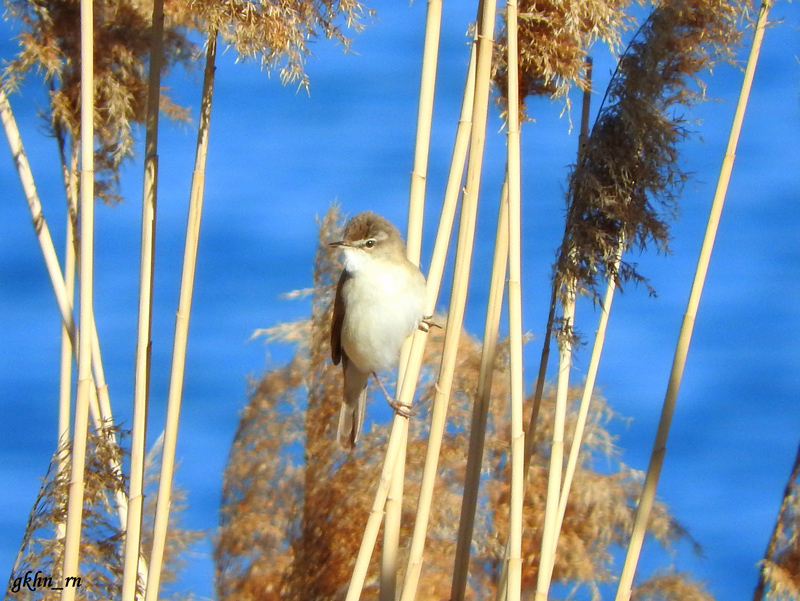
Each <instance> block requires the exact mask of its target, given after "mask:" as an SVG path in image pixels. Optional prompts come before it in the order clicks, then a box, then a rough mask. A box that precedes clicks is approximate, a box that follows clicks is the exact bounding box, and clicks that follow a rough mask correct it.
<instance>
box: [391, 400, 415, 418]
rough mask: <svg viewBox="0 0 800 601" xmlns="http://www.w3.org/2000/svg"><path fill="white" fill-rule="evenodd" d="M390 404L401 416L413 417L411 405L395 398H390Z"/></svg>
mask: <svg viewBox="0 0 800 601" xmlns="http://www.w3.org/2000/svg"><path fill="white" fill-rule="evenodd" d="M389 406H390V407H391V408H392V409H394V412H395V413H396V414H397V415H399V416H400V417H404V418H406V419H408V418H409V417H411V405H407V404H406V403H401V402H400V401H398V400H395V399H390V400H389Z"/></svg>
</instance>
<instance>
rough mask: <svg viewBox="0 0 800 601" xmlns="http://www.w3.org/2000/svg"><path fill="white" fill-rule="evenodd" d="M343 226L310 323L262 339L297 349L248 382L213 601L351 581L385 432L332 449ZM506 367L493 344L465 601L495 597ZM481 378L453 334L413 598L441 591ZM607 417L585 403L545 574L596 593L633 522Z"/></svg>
mask: <svg viewBox="0 0 800 601" xmlns="http://www.w3.org/2000/svg"><path fill="white" fill-rule="evenodd" d="M341 225H342V224H341V223H340V218H339V215H338V213H337V211H336V210H335V209H334V210H332V211H331V212H329V213H328V215H326V217H325V218H324V219H323V221H322V223H321V229H320V238H319V239H320V248H319V250H318V252H317V260H316V264H315V270H314V283H315V288H314V292H313V297H312V299H313V300H312V319H310V320H309V321H308V322H305V323H296V324H290V325H287V326H283V327H281V328H276V329H272V330H271V332H272V334H273V335H274V336H276V337H280V338H281V339H284V340H291V341H292V342H293V343H295V344H296V346H297V352H296V354H295V357H294V359H293V360H292V361H291V362H290V363H289V364H288V365H286V366H284V367H280V368H277V369H274V370H272V371H269V372H267V373H266V374H265V375H264V376H263V377H262V379H261V380H260V381H259V382H258V383H256V384H255V386H254V390H253V393H252V395H251V397H250V401H249V403H248V405H247V407H246V408H245V410H244V413H243V415H242V418H241V421H240V424H239V428H238V431H237V433H236V436H235V439H234V442H233V446H232V447H231V454H230V457H229V461H228V466H227V468H226V471H225V478H224V489H223V502H222V508H221V514H220V530H219V534H218V538H217V541H216V545H215V561H216V587H217V594H218V598H219V599H220V601H233V600H236V601H256V600H258V601H263V600H277V599H281V600H300V599H318V600H319V599H341V598H343V595H344V592H345V591H346V588H347V585H348V583H349V580H350V575H351V571H352V567H353V562H354V560H355V556H356V554H357V551H358V547H359V544H360V541H361V536H362V532H363V528H364V526H365V524H366V521H367V518H368V515H369V511H370V508H371V506H372V501H373V495H374V490H375V486H376V484H377V478H378V476H379V474H380V470H381V467H382V461H383V452H384V449H385V445H386V438H387V436H388V425H385V424H384V425H376V424H373V425H372V427H371V428H370V429H369V431H368V432H367V433H366V434H365V436H364V439H363V440H362V441H361V442H360V443H359V446H358V447H357V448H356V449H355V450H354V451H352V452H350V453H344V452H343V451H341V450H340V449H339V447H338V445H337V443H336V439H335V432H336V420H337V414H338V411H339V405H340V402H341V401H340V399H341V373H340V372H341V370H340V369H339V368H337V367H334V366H333V365H332V363H331V361H330V358H329V348H328V342H327V333H328V328H329V325H330V314H331V301H332V297H333V292H334V286H335V281H336V278H337V276H338V274H339V270H340V266H339V264H338V258H337V257H336V256H335V255H334V254H332V253H331V252H330V251H329V249H328V248H327V245H326V242H328V241H331V240H334V239H338V238H337V236H339V235H340V233H341ZM442 337H443V334H442V332H441V331H439V330H437V329H434V330H432V331H431V335H430V337H429V341H428V348H427V350H426V354H425V357H424V367H423V373H422V377H421V381H420V386H419V400H418V402H417V403H416V406H415V409H414V415H413V417H412V418H411V422H410V433H409V442H408V459H407V468H406V487H405V504H404V508H403V526H402V530H401V540H402V541H409V540H410V536H411V528H412V524H413V520H414V512H415V510H416V507H415V505H416V501H417V498H418V495H419V482H420V478H421V474H422V467H423V464H424V460H425V453H426V450H427V444H426V437H427V424H428V417H429V411H430V403H431V399H432V398H433V396H434V377H435V374H436V373H437V369H438V362H439V360H440V356H441V352H442V343H443V339H442ZM507 361H508V359H507V352H506V347H505V345H503V344H501V345H500V348H499V353H498V359H497V364H496V369H497V371H498V375H497V377H495V378H494V384H493V391H492V411H491V413H490V416H489V425H488V429H489V432H488V436H487V449H486V453H485V462H484V468H483V470H484V474H485V477H484V480H483V483H482V491H481V496H480V500H479V507H478V516H477V518H476V521H477V523H476V528H475V536H474V540H473V554H472V564H471V570H470V571H471V576H470V581H469V596H468V598H472V599H481V598H489V595H490V594H492V593H493V592H494V590H495V587H496V585H497V579H498V576H499V566H500V562H501V560H502V554H503V547H504V545H505V540H506V535H507V529H508V520H507V515H508V497H509V455H508V449H509V440H508V437H509V432H510V424H509V417H508V406H507V399H508V395H509V390H508V386H509V383H508V377H507V373H506V366H507ZM479 369H480V346H479V344H478V343H477V342H476V341H475V340H474V339H473V338H472V337H470V336H469V335H467V334H466V333H465V334H464V335H463V336H462V338H461V342H460V346H459V353H458V360H457V366H456V370H455V380H454V382H453V396H452V400H451V403H450V409H449V421H448V425H447V428H446V433H445V437H444V441H443V444H442V451H441V457H440V460H439V475H438V479H437V482H436V489H435V496H434V499H435V501H434V506H433V508H432V510H431V511H432V512H431V519H430V526H429V530H428V540H427V544H426V551H425V566H424V569H423V572H422V577H421V580H420V585H419V595H418V596H419V597H420V598H424V599H445V598H447V595H448V594H449V591H450V579H451V575H452V561H453V557H454V555H455V543H456V540H455V539H456V535H457V530H458V518H459V514H460V505H461V496H462V488H463V481H464V471H465V467H466V465H465V457H466V454H467V447H468V438H469V421H470V417H471V410H470V407H471V404H472V402H473V399H474V395H475V391H476V389H477V379H478V372H479ZM579 394H580V391H578V390H573V391H571V395H570V399H571V405H572V411H571V412H570V419H569V424H568V432H567V434H568V438H569V437H570V436H571V432H572V431H573V429H574V422H575V419H576V414H577V407H576V406H575V405H576V403H577V402H578V398H579ZM381 399H382V397H381V396H376V397H375V399H374V401H373V403H381V402H382V400H381ZM528 401H529V403H530V399H529V400H528ZM611 417H612V415H611V411H610V410H609V409H608V407H607V406H606V405H605V403H604V401H603V400H602V398H599V397H598V398H597V399H595V403H594V404H593V409H592V412H591V415H590V419H589V424H588V431H587V434H586V442H585V445H584V457H583V461H582V464H581V469H580V473H579V474H578V476H577V477H576V479H575V484H574V486H573V493H572V500H571V502H570V505H569V508H568V512H567V517H566V519H565V522H564V533H563V536H562V541H561V543H560V545H559V555H558V561H557V564H556V573H555V577H556V579H557V580H560V581H563V582H572V583H576V584H584V585H587V586H589V587H596V586H597V584H599V583H601V582H605V581H608V580H610V579H611V578H612V576H611V568H612V565H611V562H612V559H611V553H610V551H611V549H612V547H614V546H618V545H624V544H625V542H626V540H627V532H629V530H630V526H631V524H632V520H633V516H634V509H633V508H634V504H635V502H636V499H637V497H638V494H639V489H640V485H641V482H640V474H638V473H636V472H634V471H632V470H630V469H629V468H627V467H626V466H624V465H622V464H621V463H619V462H617V461H616V460H615V459H614V453H613V440H612V438H611V435H610V434H609V433H608V432H607V430H606V429H605V427H604V424H605V423H606V421H607V420H608V419H610V418H611ZM552 419H553V397H552V395H551V394H547V395H546V398H545V399H544V401H543V408H542V424H543V425H542V427H541V428H539V430H538V432H537V445H538V447H539V449H538V451H539V452H538V453H537V454H536V455H535V456H534V466H533V477H532V478H531V479H530V481H529V483H528V491H527V497H526V498H527V501H526V508H525V518H524V519H525V531H524V541H525V542H524V549H523V557H524V558H525V566H524V573H523V578H524V586H525V587H526V588H528V587H534V586H535V584H536V565H537V563H538V554H539V545H540V542H541V522H542V519H543V511H544V503H543V499H544V496H545V489H546V486H547V483H546V476H545V470H546V466H547V465H548V462H549V458H548V457H547V453H548V449H549V440H550V439H551V438H552V431H551V427H552ZM567 443H568V444H569V440H568V441H567ZM598 456H605V457H608V459H607V462H608V465H612V464H613V465H616V466H617V467H616V469H615V470H613V471H611V472H610V473H602V472H600V471H597V470H595V469H593V463H594V462H595V460H596V459H597V458H598ZM651 532H652V534H653V535H654V536H655V537H656V538H657V539H658V540H660V541H661V542H663V543H668V542H669V541H670V540H672V539H673V538H675V537H677V536H680V535H682V531H681V529H680V528H679V527H678V526H677V525H676V524H675V523H674V522H673V521H672V519H671V518H670V517H669V515H668V513H667V511H666V509H665V508H664V506H663V505H660V504H658V505H657V507H656V509H655V511H654V512H653V517H652V518H651ZM405 553H407V545H404V544H402V543H401V559H400V562H401V563H400V565H405V555H404V554H405ZM400 577H401V578H402V574H401V575H400ZM377 596H378V565H377V559H376V558H373V563H372V566H371V567H370V571H369V573H368V577H367V580H366V587H365V591H364V594H363V596H362V598H364V599H375V598H377Z"/></svg>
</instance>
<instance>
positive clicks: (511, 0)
mask: <svg viewBox="0 0 800 601" xmlns="http://www.w3.org/2000/svg"><path fill="white" fill-rule="evenodd" d="M506 23H507V30H508V34H507V37H508V59H507V60H508V92H507V97H508V167H507V168H508V174H507V177H508V337H509V371H510V375H511V401H510V402H511V453H510V454H511V499H510V503H509V523H508V526H509V527H508V532H509V534H508V551H509V553H508V595H507V597H506V598H507V599H508V600H509V601H519V598H520V594H521V588H522V503H523V499H524V495H525V469H524V464H523V460H524V457H525V430H524V426H523V422H522V420H523V417H522V401H523V396H524V380H523V373H522V291H521V287H520V281H521V279H522V274H521V272H522V267H521V256H522V250H521V247H522V241H521V238H522V230H521V227H522V226H521V221H522V219H521V216H522V209H521V204H522V200H521V196H522V192H521V189H520V188H521V181H520V180H521V173H520V171H521V167H520V163H521V160H520V124H519V112H520V111H519V82H518V78H519V69H518V67H517V65H518V63H519V55H518V49H517V0H508V2H507V3H506Z"/></svg>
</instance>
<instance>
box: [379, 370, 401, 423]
mask: <svg viewBox="0 0 800 601" xmlns="http://www.w3.org/2000/svg"><path fill="white" fill-rule="evenodd" d="M372 375H373V376H374V377H375V381H376V382H377V383H378V388H380V389H381V392H382V393H383V396H385V397H386V400H387V401H388V402H389V406H390V407H391V408H392V409H394V412H395V413H397V415H399V416H401V417H405V418H409V417H411V405H406V404H405V403H401V402H400V401H397V400H395V399H393V398H392V397H391V396H389V393H388V392H386V388H384V387H383V382H381V379H380V378H379V377H378V374H376V373H375V372H374V371H373V372H372Z"/></svg>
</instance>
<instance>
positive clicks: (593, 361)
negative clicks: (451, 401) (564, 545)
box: [553, 239, 625, 552]
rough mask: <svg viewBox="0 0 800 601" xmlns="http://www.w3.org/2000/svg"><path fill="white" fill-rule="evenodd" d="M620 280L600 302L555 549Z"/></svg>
mask: <svg viewBox="0 0 800 601" xmlns="http://www.w3.org/2000/svg"><path fill="white" fill-rule="evenodd" d="M624 245H625V243H624V240H622V239H620V241H619V245H618V246H617V252H616V257H615V259H614V271H613V273H614V274H616V273H617V272H618V270H619V265H620V263H621V261H622V251H623V248H624ZM616 287H617V283H616V279H615V278H614V276H611V277H609V278H608V280H607V282H606V294H605V297H604V299H603V302H602V304H601V305H600V319H599V321H598V324H597V331H596V332H595V337H594V343H593V344H592V354H591V356H590V357H589V367H588V368H587V370H586V381H585V382H584V384H583V394H582V396H581V404H580V408H579V409H578V420H577V422H576V424H575V433H574V434H573V436H572V445H571V447H570V451H569V459H568V461H567V468H566V471H565V472H564V482H563V483H562V485H561V496H560V498H559V503H558V523H557V525H556V538H555V542H554V545H553V552H555V550H556V548H557V546H558V537H559V535H560V533H561V525H562V524H563V522H564V515H565V514H566V512H567V497H568V496H569V492H570V489H571V487H572V480H573V478H574V476H575V470H576V469H577V466H578V457H579V456H580V452H581V443H582V442H583V433H584V430H585V428H586V419H587V417H588V415H589V407H590V406H591V403H592V394H594V384H595V380H596V379H597V370H598V369H599V367H600V357H601V356H602V354H603V345H604V344H605V339H606V330H607V329H608V318H609V316H610V314H611V303H612V302H613V300H614V292H615V291H616Z"/></svg>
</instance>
